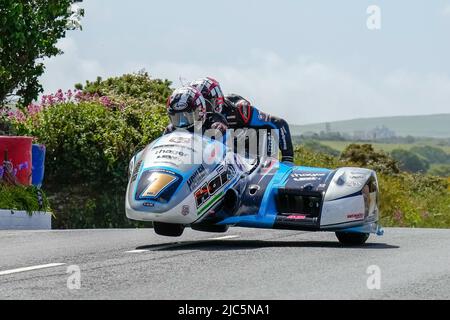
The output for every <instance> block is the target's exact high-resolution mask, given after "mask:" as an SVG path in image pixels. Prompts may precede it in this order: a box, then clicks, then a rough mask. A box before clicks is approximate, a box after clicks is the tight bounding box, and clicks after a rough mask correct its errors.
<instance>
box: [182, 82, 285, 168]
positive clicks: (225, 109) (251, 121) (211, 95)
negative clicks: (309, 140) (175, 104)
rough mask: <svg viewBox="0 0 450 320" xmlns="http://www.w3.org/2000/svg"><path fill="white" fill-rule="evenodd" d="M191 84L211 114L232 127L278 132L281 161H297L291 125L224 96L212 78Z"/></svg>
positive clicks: (244, 102) (242, 99) (235, 97)
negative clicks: (295, 159)
mask: <svg viewBox="0 0 450 320" xmlns="http://www.w3.org/2000/svg"><path fill="white" fill-rule="evenodd" d="M190 85H191V87H194V88H196V89H198V91H200V92H201V94H202V95H203V97H204V98H205V99H206V101H207V107H208V108H207V112H208V114H217V115H222V116H223V117H224V118H225V119H226V121H227V123H228V127H229V128H232V129H238V128H254V129H268V130H270V129H277V132H278V138H279V147H280V149H281V155H282V158H281V161H282V162H285V163H288V164H291V163H293V162H294V148H293V146H292V139H291V134H290V131H289V125H288V124H287V122H286V121H285V120H283V119H281V118H278V117H274V116H272V115H270V114H267V113H264V112H261V111H259V110H258V109H257V108H255V107H254V106H252V105H251V104H250V102H249V101H248V100H246V99H244V98H243V97H241V96H239V95H236V94H231V95H227V96H224V95H223V93H222V90H221V88H220V84H219V82H217V81H216V80H214V79H213V78H209V77H208V78H202V79H198V80H196V81H194V82H192V83H191V84H190Z"/></svg>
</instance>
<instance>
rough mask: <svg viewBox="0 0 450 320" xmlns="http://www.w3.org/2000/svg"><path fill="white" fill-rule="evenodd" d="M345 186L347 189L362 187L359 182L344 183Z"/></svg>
mask: <svg viewBox="0 0 450 320" xmlns="http://www.w3.org/2000/svg"><path fill="white" fill-rule="evenodd" d="M345 185H346V186H347V187H361V186H362V183H361V182H359V181H354V180H353V181H347V182H346V183H345Z"/></svg>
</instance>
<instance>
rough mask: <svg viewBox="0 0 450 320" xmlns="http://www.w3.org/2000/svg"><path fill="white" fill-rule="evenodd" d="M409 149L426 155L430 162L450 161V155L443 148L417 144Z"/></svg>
mask: <svg viewBox="0 0 450 320" xmlns="http://www.w3.org/2000/svg"><path fill="white" fill-rule="evenodd" d="M409 151H411V152H414V153H416V154H418V155H419V156H422V157H424V158H425V159H426V160H427V161H428V162H430V163H450V155H449V154H448V153H446V152H445V151H444V150H442V149H441V148H437V147H432V146H415V147H412V148H411V149H410V150H409Z"/></svg>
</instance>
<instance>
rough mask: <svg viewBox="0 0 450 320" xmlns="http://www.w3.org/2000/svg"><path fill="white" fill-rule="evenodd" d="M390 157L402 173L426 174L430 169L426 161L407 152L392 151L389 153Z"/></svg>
mask: <svg viewBox="0 0 450 320" xmlns="http://www.w3.org/2000/svg"><path fill="white" fill-rule="evenodd" d="M391 156H392V157H393V158H394V159H396V160H397V161H398V162H399V164H400V165H399V166H400V169H401V170H404V171H408V172H426V171H427V170H428V169H429V168H430V164H429V163H428V161H426V160H423V159H421V158H419V157H418V156H417V155H416V154H415V153H413V152H411V151H408V150H404V149H394V150H392V151H391Z"/></svg>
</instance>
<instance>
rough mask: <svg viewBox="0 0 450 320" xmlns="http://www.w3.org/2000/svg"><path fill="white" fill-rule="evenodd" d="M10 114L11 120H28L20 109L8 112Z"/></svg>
mask: <svg viewBox="0 0 450 320" xmlns="http://www.w3.org/2000/svg"><path fill="white" fill-rule="evenodd" d="M8 116H9V118H10V119H11V120H13V121H17V122H19V123H22V122H25V121H26V120H27V118H26V116H25V114H24V113H23V112H22V111H20V110H16V111H10V112H9V113H8Z"/></svg>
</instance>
